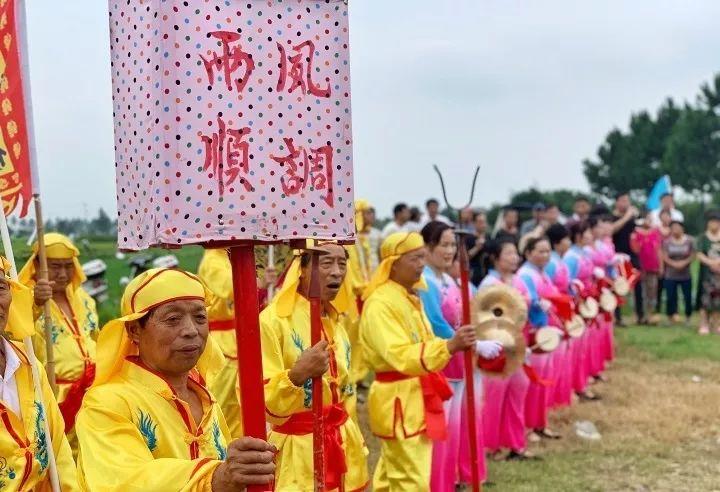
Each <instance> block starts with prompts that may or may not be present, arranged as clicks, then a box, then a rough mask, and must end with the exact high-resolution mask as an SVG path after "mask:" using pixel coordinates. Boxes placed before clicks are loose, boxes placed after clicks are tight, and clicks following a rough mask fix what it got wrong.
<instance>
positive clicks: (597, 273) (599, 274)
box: [593, 267, 605, 280]
mask: <svg viewBox="0 0 720 492" xmlns="http://www.w3.org/2000/svg"><path fill="white" fill-rule="evenodd" d="M593 277H595V278H596V279H597V280H600V279H603V278H605V270H603V269H602V268H600V267H595V268H593Z"/></svg>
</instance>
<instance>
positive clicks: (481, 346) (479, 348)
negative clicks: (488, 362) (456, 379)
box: [475, 340, 503, 359]
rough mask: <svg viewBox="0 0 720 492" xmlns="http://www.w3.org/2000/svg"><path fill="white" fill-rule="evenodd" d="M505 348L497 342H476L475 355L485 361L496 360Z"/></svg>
mask: <svg viewBox="0 0 720 492" xmlns="http://www.w3.org/2000/svg"><path fill="white" fill-rule="evenodd" d="M502 348H503V346H502V344H501V343H500V342H497V341H495V340H478V341H477V342H475V353H476V354H477V355H479V356H480V357H482V358H483V359H494V358H495V357H497V356H498V355H500V351H501V350H502Z"/></svg>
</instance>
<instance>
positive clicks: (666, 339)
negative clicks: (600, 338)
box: [615, 326, 720, 361]
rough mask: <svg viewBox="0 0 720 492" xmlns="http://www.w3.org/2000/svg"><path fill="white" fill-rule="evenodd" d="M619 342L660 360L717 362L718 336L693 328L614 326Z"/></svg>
mask: <svg viewBox="0 0 720 492" xmlns="http://www.w3.org/2000/svg"><path fill="white" fill-rule="evenodd" d="M615 334H616V336H617V338H618V342H619V343H620V344H624V345H630V346H633V347H636V348H638V349H640V350H642V351H643V352H647V353H649V354H651V355H652V356H653V357H655V358H657V359H660V360H673V361H679V360H685V359H706V360H711V361H720V336H717V335H706V336H702V335H698V334H697V329H696V328H695V327H680V326H673V327H645V326H631V327H628V328H617V329H616V330H615Z"/></svg>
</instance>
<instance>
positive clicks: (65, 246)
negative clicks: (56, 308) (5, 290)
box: [18, 232, 85, 291]
mask: <svg viewBox="0 0 720 492" xmlns="http://www.w3.org/2000/svg"><path fill="white" fill-rule="evenodd" d="M44 237H45V252H46V254H47V258H48V259H49V260H73V267H74V271H73V276H72V280H71V281H70V287H71V288H72V290H73V291H75V290H77V288H78V287H80V286H81V285H82V283H83V282H85V274H84V273H83V269H82V266H81V265H80V261H79V260H78V257H79V256H80V251H78V249H77V248H76V247H75V245H74V244H73V243H72V241H70V239H69V238H68V237H67V236H63V235H62V234H58V233H57V232H50V233H48V234H45V236H44ZM37 256H38V243H37V241H36V242H35V244H33V247H32V255H31V256H30V259H28V261H27V263H25V266H24V267H23V268H22V270H20V273H19V274H18V281H19V282H20V283H21V284H23V285H27V286H28V287H32V286H34V285H35V274H36V273H37V271H36V265H35V259H36V258H37Z"/></svg>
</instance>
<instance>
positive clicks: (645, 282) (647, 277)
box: [630, 213, 663, 325]
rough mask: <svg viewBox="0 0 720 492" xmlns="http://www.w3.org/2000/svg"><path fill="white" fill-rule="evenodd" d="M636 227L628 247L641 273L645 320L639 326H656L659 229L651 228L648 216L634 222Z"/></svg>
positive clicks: (660, 246) (659, 246) (659, 261)
mask: <svg viewBox="0 0 720 492" xmlns="http://www.w3.org/2000/svg"><path fill="white" fill-rule="evenodd" d="M636 225H637V227H635V231H634V232H633V233H632V235H631V236H630V247H631V248H632V250H633V252H634V253H635V254H636V255H637V256H638V260H639V263H640V271H641V272H642V280H641V282H642V292H643V306H644V310H643V311H644V312H645V319H642V320H640V324H647V323H649V324H653V325H655V324H658V323H659V322H660V317H659V315H658V304H657V291H658V285H659V280H660V277H661V276H662V271H663V261H662V241H663V236H662V233H661V232H660V229H658V228H657V227H653V225H652V222H651V221H650V220H649V214H648V213H645V214H643V218H642V219H640V220H637V221H636Z"/></svg>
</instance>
